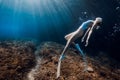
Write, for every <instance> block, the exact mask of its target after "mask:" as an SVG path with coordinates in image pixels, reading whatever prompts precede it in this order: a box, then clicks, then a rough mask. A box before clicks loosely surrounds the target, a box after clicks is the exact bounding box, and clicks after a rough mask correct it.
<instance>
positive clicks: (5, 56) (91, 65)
mask: <svg viewBox="0 0 120 80" xmlns="http://www.w3.org/2000/svg"><path fill="white" fill-rule="evenodd" d="M63 48H64V46H63V45H61V44H58V43H55V42H44V43H41V44H40V45H39V47H38V48H36V46H35V44H34V43H33V42H32V41H1V42H0V80H119V79H120V76H119V74H120V64H119V63H118V62H116V61H114V60H112V59H109V58H108V56H107V55H105V54H104V53H101V54H100V55H99V56H93V57H92V56H88V55H86V57H87V61H88V69H89V71H88V72H84V60H83V58H82V55H80V54H79V53H78V52H77V51H76V50H75V49H73V48H69V49H68V51H67V52H66V54H65V57H64V59H63V60H62V64H61V76H60V77H59V79H56V72H57V65H58V59H59V56H60V54H61V52H62V50H63Z"/></svg>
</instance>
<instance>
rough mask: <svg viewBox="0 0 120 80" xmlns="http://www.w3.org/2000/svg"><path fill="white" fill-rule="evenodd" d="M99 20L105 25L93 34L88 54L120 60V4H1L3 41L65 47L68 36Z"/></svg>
mask: <svg viewBox="0 0 120 80" xmlns="http://www.w3.org/2000/svg"><path fill="white" fill-rule="evenodd" d="M98 16H99V17H102V18H103V23H102V25H101V28H100V29H99V30H97V31H95V32H94V33H93V34H92V36H91V38H90V42H89V43H90V44H89V46H88V51H89V50H93V51H105V52H106V53H108V54H110V55H111V56H112V57H113V58H115V59H117V60H120V59H119V58H120V57H119V56H120V51H119V50H120V0H0V39H1V40H3V39H24V38H31V39H36V40H38V41H39V42H43V41H55V42H59V43H61V44H65V42H66V41H65V39H64V36H65V35H66V34H68V33H70V32H72V31H74V30H76V29H77V28H78V27H79V26H80V25H81V23H82V22H83V21H86V20H88V19H95V18H96V17H98ZM78 42H79V43H80V39H79V40H78ZM83 48H84V47H83Z"/></svg>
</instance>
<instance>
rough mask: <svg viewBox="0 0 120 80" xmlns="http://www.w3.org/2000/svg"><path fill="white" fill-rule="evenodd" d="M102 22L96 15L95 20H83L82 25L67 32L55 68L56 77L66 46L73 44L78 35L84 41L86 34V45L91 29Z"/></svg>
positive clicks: (58, 73)
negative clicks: (64, 43) (64, 44)
mask: <svg viewBox="0 0 120 80" xmlns="http://www.w3.org/2000/svg"><path fill="white" fill-rule="evenodd" d="M101 22H102V18H100V17H97V18H96V19H95V20H88V21H86V22H83V23H82V25H81V26H80V27H79V28H78V29H77V30H76V31H74V32H72V33H70V34H68V35H66V36H65V39H66V40H67V43H66V46H65V47H64V50H63V51H62V53H61V56H60V58H59V62H58V68H57V78H58V77H59V76H60V65H61V60H62V58H63V55H64V53H65V52H66V51H67V49H68V47H69V46H70V45H71V44H74V45H75V43H74V41H75V40H76V39H78V38H79V37H82V36H83V35H84V36H83V37H82V40H81V41H82V42H83V41H84V39H85V37H86V36H87V35H88V36H87V39H86V44H85V46H87V45H88V40H89V38H90V36H91V34H92V31H93V30H94V29H98V25H99V23H101Z"/></svg>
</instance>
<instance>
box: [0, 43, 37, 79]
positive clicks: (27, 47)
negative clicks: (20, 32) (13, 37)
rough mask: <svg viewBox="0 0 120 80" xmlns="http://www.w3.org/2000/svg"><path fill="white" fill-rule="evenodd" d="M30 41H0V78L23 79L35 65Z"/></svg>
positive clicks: (32, 45)
mask: <svg viewBox="0 0 120 80" xmlns="http://www.w3.org/2000/svg"><path fill="white" fill-rule="evenodd" d="M34 48H35V46H34V44H33V43H32V42H31V41H27V42H26V41H1V42H0V80H24V79H26V75H27V73H28V72H29V71H30V69H31V68H32V67H33V66H34V65H35V62H36V61H35V56H34V54H33V53H34V50H35V49H34Z"/></svg>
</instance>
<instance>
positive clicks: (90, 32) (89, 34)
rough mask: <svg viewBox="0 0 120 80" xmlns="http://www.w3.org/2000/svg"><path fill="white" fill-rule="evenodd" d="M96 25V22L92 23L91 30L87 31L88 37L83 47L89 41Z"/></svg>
mask: <svg viewBox="0 0 120 80" xmlns="http://www.w3.org/2000/svg"><path fill="white" fill-rule="evenodd" d="M96 24H97V22H96V21H94V23H93V25H92V27H91V29H90V30H89V33H88V37H87V39H86V44H85V46H87V45H88V40H89V38H90V36H91V34H92V31H93V28H94V27H95V26H96Z"/></svg>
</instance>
